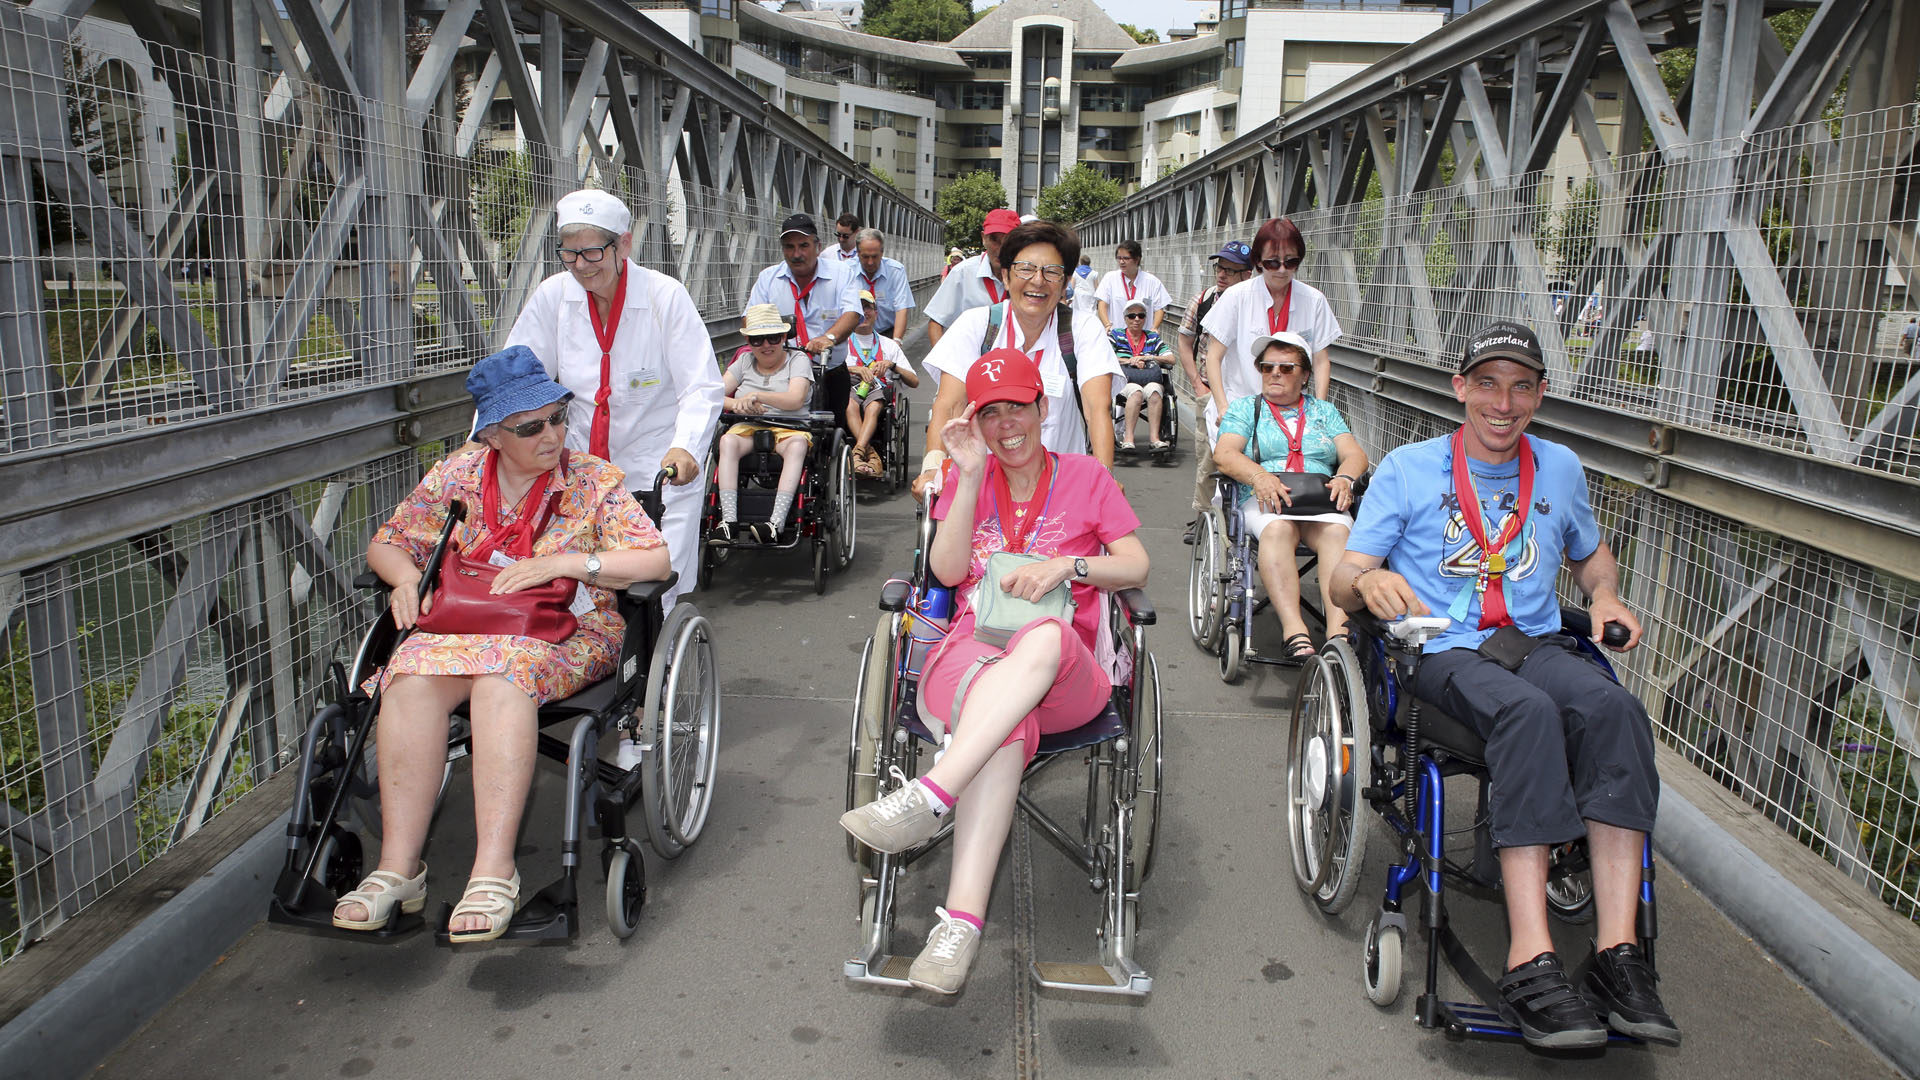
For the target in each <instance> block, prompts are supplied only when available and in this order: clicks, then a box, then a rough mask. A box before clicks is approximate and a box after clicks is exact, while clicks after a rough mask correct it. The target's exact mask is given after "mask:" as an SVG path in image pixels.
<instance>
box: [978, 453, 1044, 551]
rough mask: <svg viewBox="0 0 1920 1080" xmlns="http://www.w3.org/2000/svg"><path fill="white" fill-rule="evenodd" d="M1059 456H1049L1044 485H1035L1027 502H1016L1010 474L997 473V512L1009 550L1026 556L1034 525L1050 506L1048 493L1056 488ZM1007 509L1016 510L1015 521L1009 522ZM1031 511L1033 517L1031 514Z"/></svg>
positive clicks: (994, 494) (995, 488) (1041, 480)
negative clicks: (1055, 467)
mask: <svg viewBox="0 0 1920 1080" xmlns="http://www.w3.org/2000/svg"><path fill="white" fill-rule="evenodd" d="M1055 457H1056V455H1054V454H1051V453H1050V454H1048V455H1047V467H1046V468H1045V469H1042V470H1041V472H1040V482H1039V483H1038V484H1036V485H1034V488H1033V497H1032V498H1030V499H1028V500H1026V501H1025V502H1014V501H1013V491H1012V489H1011V488H1009V487H1008V486H1007V470H1006V469H1004V468H1002V469H995V470H994V471H993V499H994V503H993V508H994V511H995V513H997V514H998V515H999V516H1000V535H1001V536H1002V537H1004V538H1005V539H1006V544H1007V550H1008V551H1015V552H1024V551H1026V550H1027V534H1028V533H1029V532H1030V531H1031V530H1032V529H1033V526H1034V523H1035V522H1036V521H1038V520H1039V519H1040V513H1041V511H1042V510H1043V509H1044V508H1045V506H1046V505H1047V489H1048V488H1051V487H1052V486H1053V463H1054V458H1055ZM1007 507H1012V508H1013V521H1012V522H1008V521H1007ZM1029 510H1031V511H1033V513H1031V514H1029V513H1028V511H1029Z"/></svg>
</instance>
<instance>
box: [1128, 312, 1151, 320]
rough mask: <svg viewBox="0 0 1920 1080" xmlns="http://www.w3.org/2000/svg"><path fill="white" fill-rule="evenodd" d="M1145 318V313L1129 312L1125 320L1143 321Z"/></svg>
mask: <svg viewBox="0 0 1920 1080" xmlns="http://www.w3.org/2000/svg"><path fill="white" fill-rule="evenodd" d="M1146 317H1147V313H1146V312H1144V311H1129V312H1127V318H1129V319H1144V318H1146Z"/></svg>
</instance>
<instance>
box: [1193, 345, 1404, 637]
mask: <svg viewBox="0 0 1920 1080" xmlns="http://www.w3.org/2000/svg"><path fill="white" fill-rule="evenodd" d="M1247 351H1248V352H1249V353H1250V354H1251V355H1252V358H1253V364H1254V368H1255V369H1256V370H1257V371H1259V373H1260V382H1261V388H1260V393H1258V394H1249V395H1248V396H1246V397H1243V398H1240V399H1239V400H1237V401H1235V402H1234V403H1233V404H1232V405H1231V406H1229V407H1228V408H1227V414H1226V415H1225V416H1224V417H1222V418H1221V420H1220V434H1219V437H1218V439H1216V440H1215V442H1214V444H1213V460H1214V464H1215V465H1217V466H1219V468H1220V472H1221V474H1222V475H1224V476H1226V477H1229V478H1230V479H1233V480H1235V481H1238V483H1239V491H1240V493H1241V496H1242V497H1241V499H1240V506H1239V513H1240V515H1241V517H1240V520H1241V521H1242V522H1243V523H1244V524H1245V526H1246V529H1247V532H1248V533H1249V534H1250V535H1253V536H1255V537H1258V538H1259V540H1260V584H1261V585H1263V586H1264V587H1265V588H1266V590H1267V597H1268V599H1270V600H1272V601H1273V613H1274V614H1275V615H1277V616H1279V619H1280V630H1281V633H1283V634H1284V635H1286V636H1285V639H1284V641H1283V642H1282V644H1281V649H1282V652H1281V656H1280V658H1281V659H1282V660H1291V661H1294V662H1296V663H1297V662H1299V661H1301V660H1304V659H1306V658H1307V657H1309V656H1312V655H1313V636H1312V635H1311V634H1309V633H1307V623H1306V620H1305V619H1304V618H1302V617H1301V615H1300V568H1299V567H1298V566H1297V565H1295V563H1294V561H1293V558H1294V549H1295V548H1296V547H1297V546H1298V545H1299V544H1300V543H1302V542H1305V543H1306V545H1307V546H1308V547H1310V548H1312V549H1313V550H1314V551H1315V552H1317V553H1318V554H1319V556H1320V565H1321V566H1323V567H1327V566H1338V565H1339V564H1340V559H1341V556H1342V555H1343V554H1344V553H1345V552H1346V548H1347V535H1348V534H1349V533H1350V532H1352V530H1353V516H1352V515H1351V514H1350V513H1349V512H1348V511H1349V510H1350V509H1351V508H1352V506H1353V485H1354V484H1356V483H1358V482H1359V479H1360V477H1361V475H1362V474H1364V473H1365V472H1366V471H1367V452H1366V450H1364V449H1363V448H1362V447H1361V446H1360V440H1358V439H1356V438H1354V437H1353V435H1352V434H1351V433H1350V432H1348V431H1347V422H1346V420H1345V419H1344V418H1342V417H1341V415H1340V410H1338V409H1336V408H1334V407H1333V406H1332V405H1330V404H1328V403H1327V402H1325V401H1323V400H1321V399H1320V398H1317V397H1314V396H1313V395H1311V394H1308V393H1306V385H1307V379H1308V377H1309V376H1310V375H1311V374H1312V372H1313V360H1312V355H1311V354H1310V353H1309V352H1308V351H1307V340H1306V338H1303V337H1301V336H1300V335H1299V334H1297V333H1295V332H1293V331H1291V330H1282V331H1280V332H1279V333H1277V334H1262V335H1261V336H1259V337H1257V338H1255V339H1254V341H1253V344H1252V345H1251V346H1249V347H1248V349H1247ZM1277 473H1319V474H1322V475H1326V476H1329V477H1331V479H1329V480H1328V481H1327V494H1328V495H1329V496H1330V497H1331V499H1332V501H1333V509H1331V510H1325V511H1322V512H1319V513H1310V512H1305V511H1301V510H1295V508H1294V506H1293V497H1294V493H1293V491H1292V490H1290V489H1289V488H1288V487H1287V485H1286V482H1285V481H1283V480H1281V479H1280V477H1279V476H1277V475H1275V474H1277ZM1332 580H1333V578H1332V574H1331V573H1328V572H1323V573H1322V574H1321V575H1320V592H1321V594H1322V596H1323V597H1324V598H1325V600H1326V608H1325V611H1326V613H1327V636H1328V637H1329V638H1332V637H1337V636H1339V635H1340V634H1341V633H1343V632H1345V630H1346V627H1347V613H1346V612H1345V611H1344V610H1342V609H1341V607H1340V606H1339V605H1338V604H1336V603H1334V601H1333V599H1332V597H1331V595H1329V594H1328V585H1329V584H1330V583H1331V582H1332Z"/></svg>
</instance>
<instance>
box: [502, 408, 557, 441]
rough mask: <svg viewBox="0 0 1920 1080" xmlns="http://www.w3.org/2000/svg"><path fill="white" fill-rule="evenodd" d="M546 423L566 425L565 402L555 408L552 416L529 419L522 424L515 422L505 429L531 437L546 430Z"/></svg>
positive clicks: (521, 435) (524, 436)
mask: <svg viewBox="0 0 1920 1080" xmlns="http://www.w3.org/2000/svg"><path fill="white" fill-rule="evenodd" d="M548 425H552V426H553V427H557V428H561V427H566V426H567V407H566V405H565V404H562V405H561V406H560V407H559V408H558V409H555V410H554V411H553V415H552V416H542V417H540V418H539V419H537V420H529V421H527V422H526V423H524V424H515V425H513V426H512V427H510V428H508V429H507V430H508V431H511V432H513V433H514V434H515V435H518V436H520V437H521V438H523V439H531V438H533V437H534V436H535V435H538V434H540V433H541V432H543V431H545V430H547V427H548Z"/></svg>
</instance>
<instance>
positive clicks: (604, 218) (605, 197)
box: [553, 188, 633, 236]
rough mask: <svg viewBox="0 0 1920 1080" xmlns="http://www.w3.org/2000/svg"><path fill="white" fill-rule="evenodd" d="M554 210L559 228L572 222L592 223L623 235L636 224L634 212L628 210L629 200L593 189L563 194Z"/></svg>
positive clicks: (555, 222)
mask: <svg viewBox="0 0 1920 1080" xmlns="http://www.w3.org/2000/svg"><path fill="white" fill-rule="evenodd" d="M553 212H554V218H553V227H554V229H555V230H556V231H557V230H560V229H564V228H566V227H568V226H569V225H592V226H594V227H595V228H600V229H605V230H606V231H607V232H609V233H612V234H613V235H615V236H619V235H621V234H622V233H625V232H626V231H627V230H628V229H629V228H630V227H632V225H633V214H632V213H631V212H630V211H628V210H627V204H626V203H623V202H621V201H620V199H619V198H618V197H617V196H615V195H612V194H610V193H608V192H605V191H596V190H594V189H593V188H586V189H583V190H581V191H575V192H572V193H571V194H567V195H562V196H561V197H560V201H559V202H557V203H555V204H554V205H553Z"/></svg>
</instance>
